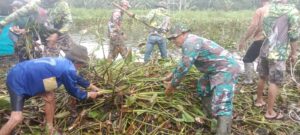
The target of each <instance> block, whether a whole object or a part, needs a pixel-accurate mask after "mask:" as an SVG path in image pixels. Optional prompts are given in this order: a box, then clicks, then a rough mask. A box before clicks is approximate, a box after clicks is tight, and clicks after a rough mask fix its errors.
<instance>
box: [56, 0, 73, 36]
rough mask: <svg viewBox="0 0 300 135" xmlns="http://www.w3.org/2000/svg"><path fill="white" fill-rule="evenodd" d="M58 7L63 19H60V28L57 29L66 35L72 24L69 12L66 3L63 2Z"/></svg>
mask: <svg viewBox="0 0 300 135" xmlns="http://www.w3.org/2000/svg"><path fill="white" fill-rule="evenodd" d="M60 6H61V7H60V8H61V10H62V14H63V17H62V27H61V28H60V29H59V32H60V33H67V32H68V31H69V30H70V29H71V26H72V23H73V18H72V14H71V10H70V7H69V5H68V3H66V2H63V3H62V4H61V5H60Z"/></svg>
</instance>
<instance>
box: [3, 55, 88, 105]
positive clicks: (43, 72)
mask: <svg viewBox="0 0 300 135" xmlns="http://www.w3.org/2000/svg"><path fill="white" fill-rule="evenodd" d="M49 78H51V79H52V80H53V78H54V81H53V82H54V83H55V82H56V83H55V84H56V85H57V88H58V87H59V86H61V84H63V85H64V86H65V88H66V90H67V91H68V93H69V94H70V95H72V96H74V97H76V98H78V99H80V100H82V99H86V98H87V92H86V91H81V90H80V88H78V87H77V85H80V86H82V87H84V88H87V87H88V86H89V85H90V82H89V81H87V80H85V79H83V78H82V77H80V76H79V75H78V74H77V72H76V69H75V66H74V64H73V63H72V62H71V61H70V60H68V59H66V58H50V57H45V58H39V59H34V60H29V61H25V62H21V63H19V64H17V65H16V66H14V67H13V68H12V69H10V71H9V73H8V76H7V80H6V84H7V86H8V88H9V90H11V91H14V92H15V93H16V94H17V95H20V96H25V97H32V96H36V95H38V94H41V93H45V92H46V87H48V86H46V85H48V84H49V82H47V81H45V80H47V79H48V80H49ZM55 80H56V81H55ZM56 85H54V86H56Z"/></svg>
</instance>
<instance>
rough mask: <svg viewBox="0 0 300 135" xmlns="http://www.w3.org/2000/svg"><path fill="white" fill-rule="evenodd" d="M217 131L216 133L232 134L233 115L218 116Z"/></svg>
mask: <svg viewBox="0 0 300 135" xmlns="http://www.w3.org/2000/svg"><path fill="white" fill-rule="evenodd" d="M217 121H218V123H217V133H216V135H230V134H231V125H232V116H218V117H217Z"/></svg>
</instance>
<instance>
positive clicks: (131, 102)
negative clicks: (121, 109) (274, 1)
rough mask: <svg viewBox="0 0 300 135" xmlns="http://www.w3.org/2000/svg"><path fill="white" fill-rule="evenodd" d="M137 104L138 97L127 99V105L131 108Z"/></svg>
mask: <svg viewBox="0 0 300 135" xmlns="http://www.w3.org/2000/svg"><path fill="white" fill-rule="evenodd" d="M135 102H136V97H135V96H129V97H127V98H126V105H127V106H131V105H133V104H134V103H135Z"/></svg>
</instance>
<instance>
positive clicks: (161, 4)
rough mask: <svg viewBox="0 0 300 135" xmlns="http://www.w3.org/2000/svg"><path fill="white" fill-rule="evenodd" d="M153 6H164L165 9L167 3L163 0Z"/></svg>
mask: <svg viewBox="0 0 300 135" xmlns="http://www.w3.org/2000/svg"><path fill="white" fill-rule="evenodd" d="M155 6H156V7H162V8H165V9H167V8H168V5H167V3H166V2H165V1H160V2H158V3H157V4H156V5H155Z"/></svg>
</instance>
